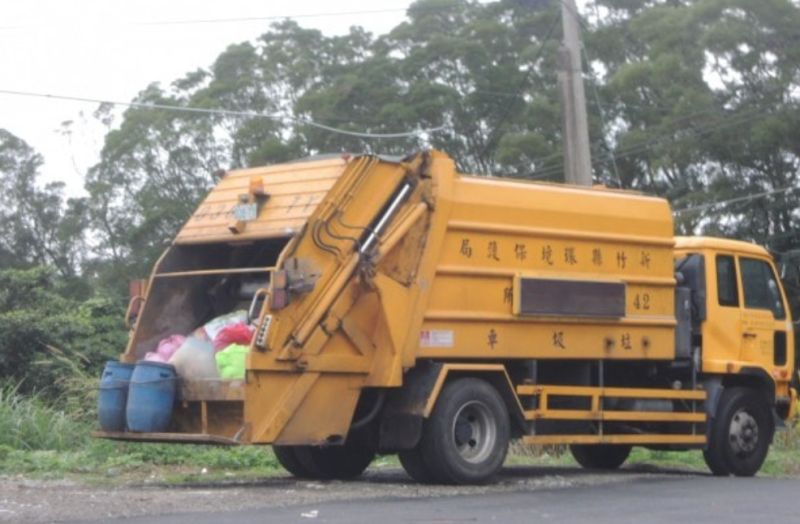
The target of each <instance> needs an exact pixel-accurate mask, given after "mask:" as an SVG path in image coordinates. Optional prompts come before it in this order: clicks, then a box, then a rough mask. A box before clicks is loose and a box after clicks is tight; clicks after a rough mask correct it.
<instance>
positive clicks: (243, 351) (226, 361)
mask: <svg viewBox="0 0 800 524" xmlns="http://www.w3.org/2000/svg"><path fill="white" fill-rule="evenodd" d="M248 351H249V349H248V347H247V346H243V345H242V344H231V345H230V346H228V347H226V348H225V349H223V350H222V351H220V352H219V353H217V354H216V355H215V357H216V359H217V370H219V376H220V378H221V379H223V380H241V379H244V364H245V359H246V358H247V352H248Z"/></svg>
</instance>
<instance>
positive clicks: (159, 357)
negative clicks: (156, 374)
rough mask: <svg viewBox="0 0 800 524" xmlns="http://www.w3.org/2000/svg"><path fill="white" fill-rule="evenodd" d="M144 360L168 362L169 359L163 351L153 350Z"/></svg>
mask: <svg viewBox="0 0 800 524" xmlns="http://www.w3.org/2000/svg"><path fill="white" fill-rule="evenodd" d="M143 360H147V361H148V362H164V363H165V364H166V362H167V360H168V359H166V358H164V357H163V356H162V355H161V353H158V352H157V351H151V352H150V353H148V354H146V355H145V356H144V359H143Z"/></svg>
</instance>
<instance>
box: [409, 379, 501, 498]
mask: <svg viewBox="0 0 800 524" xmlns="http://www.w3.org/2000/svg"><path fill="white" fill-rule="evenodd" d="M510 433H511V424H510V422H509V417H508V410H507V409H506V405H505V403H504V402H503V399H502V398H501V397H500V394H499V393H498V392H497V390H495V389H494V388H493V387H492V386H491V385H490V384H488V383H487V382H485V381H483V380H480V379H477V378H462V379H458V380H455V381H453V382H450V383H448V384H446V385H445V387H444V388H443V389H442V392H441V394H440V395H439V398H438V399H437V401H436V405H435V407H434V409H433V412H432V413H431V415H430V417H429V418H428V419H427V420H426V421H425V424H424V426H423V431H422V439H421V441H420V443H419V451H420V453H421V458H422V460H423V463H424V464H425V466H426V467H427V470H428V471H429V472H430V473H431V475H432V476H433V479H432V480H433V481H435V482H441V483H445V484H480V483H484V482H486V481H488V480H489V479H491V478H492V477H493V476H494V475H495V474H496V473H497V472H498V471H499V470H500V468H501V467H502V466H503V462H504V461H505V458H506V453H507V452H508V441H509V437H510Z"/></svg>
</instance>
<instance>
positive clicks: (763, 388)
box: [722, 366, 775, 409]
mask: <svg viewBox="0 0 800 524" xmlns="http://www.w3.org/2000/svg"><path fill="white" fill-rule="evenodd" d="M722 387H723V388H733V387H743V388H750V389H754V390H756V391H759V392H761V393H762V394H763V395H764V396H765V397H766V399H767V402H768V403H769V405H770V406H771V407H773V409H774V407H775V380H774V379H773V378H772V377H771V376H770V374H769V373H767V371H766V370H764V369H763V368H760V367H754V366H753V367H743V368H742V369H741V370H739V372H738V373H735V374H730V375H723V377H722Z"/></svg>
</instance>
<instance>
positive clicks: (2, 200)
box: [0, 129, 88, 279]
mask: <svg viewBox="0 0 800 524" xmlns="http://www.w3.org/2000/svg"><path fill="white" fill-rule="evenodd" d="M42 163H43V159H42V157H41V155H39V154H38V153H36V152H35V151H34V150H33V149H31V147H30V146H28V144H26V143H25V141H23V140H21V139H20V138H18V137H16V136H14V135H12V134H11V133H9V132H8V131H6V130H4V129H0V267H30V266H34V265H49V266H52V267H54V268H55V269H56V270H57V271H58V272H59V273H60V274H61V275H62V276H63V277H66V278H69V279H74V278H75V277H76V276H77V272H78V269H79V266H80V263H81V261H82V259H83V256H84V255H85V253H84V252H83V250H82V247H83V234H84V232H85V230H86V228H87V226H88V216H87V213H86V211H87V208H86V200H85V199H66V200H65V198H64V196H63V189H64V184H63V183H61V182H51V183H49V184H46V185H45V186H41V185H40V184H39V181H38V177H39V168H40V167H41V166H42Z"/></svg>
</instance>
